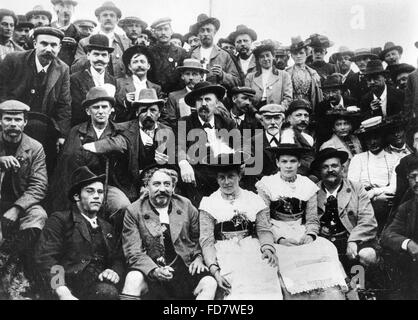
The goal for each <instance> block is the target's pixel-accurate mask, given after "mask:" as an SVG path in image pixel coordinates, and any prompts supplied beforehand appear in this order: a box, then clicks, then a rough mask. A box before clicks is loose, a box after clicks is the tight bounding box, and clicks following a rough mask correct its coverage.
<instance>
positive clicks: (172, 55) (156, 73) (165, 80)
mask: <svg viewBox="0 0 418 320" xmlns="http://www.w3.org/2000/svg"><path fill="white" fill-rule="evenodd" d="M151 29H152V30H153V31H154V34H155V37H156V38H157V43H155V44H153V45H150V47H149V50H150V53H151V58H152V60H153V63H154V66H153V67H154V69H153V72H152V74H151V75H150V80H151V81H152V82H154V83H156V84H158V85H160V86H161V88H162V92H164V94H166V95H168V94H169V93H170V92H173V91H176V90H180V89H181V88H182V83H181V81H180V73H179V72H178V70H177V67H178V66H181V65H182V64H183V60H184V59H186V58H187V56H188V54H187V52H186V50H184V49H183V48H180V47H178V46H175V45H174V44H172V43H170V40H171V36H172V35H173V30H172V28H171V18H168V17H166V18H161V19H158V20H156V21H154V22H153V24H152V25H151Z"/></svg>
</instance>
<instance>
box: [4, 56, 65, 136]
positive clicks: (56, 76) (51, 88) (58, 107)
mask: <svg viewBox="0 0 418 320" xmlns="http://www.w3.org/2000/svg"><path fill="white" fill-rule="evenodd" d="M35 54H36V53H35V50H29V51H21V52H13V53H11V54H9V55H7V56H6V58H5V59H4V60H3V62H2V63H0V74H1V75H2V76H1V77H0V102H3V101H5V100H10V99H15V100H20V101H22V100H24V99H23V98H22V97H26V96H29V94H28V92H29V93H31V92H32V91H31V90H32V89H33V83H30V82H29V81H30V79H31V74H32V72H33V70H36V65H35ZM47 77H48V79H47V83H46V88H45V93H44V99H43V102H42V113H44V114H46V115H47V116H49V117H50V118H51V120H52V121H53V123H54V126H55V128H56V129H57V130H58V131H59V133H60V135H61V136H62V137H65V136H66V135H67V134H68V132H69V131H70V123H71V94H70V73H69V68H68V66H67V65H66V64H65V63H64V62H62V61H61V60H60V59H54V60H53V61H52V62H51V65H50V66H49V68H48V73H47ZM22 102H23V103H27V101H22Z"/></svg>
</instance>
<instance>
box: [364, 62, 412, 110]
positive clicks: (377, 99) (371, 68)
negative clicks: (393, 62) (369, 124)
mask: <svg viewBox="0 0 418 320" xmlns="http://www.w3.org/2000/svg"><path fill="white" fill-rule="evenodd" d="M364 75H365V76H366V81H367V86H368V87H369V92H368V93H367V94H365V95H364V96H363V97H362V98H361V100H360V108H361V111H362V112H364V113H367V114H369V115H371V116H383V117H384V118H385V117H387V116H393V115H395V114H399V113H401V112H403V111H404V97H405V96H404V93H403V92H402V91H400V90H397V89H394V88H392V87H391V86H388V85H387V84H386V82H387V77H388V76H389V71H388V70H384V69H383V65H382V62H381V61H380V60H372V61H370V62H369V63H368V64H367V67H366V69H365V70H364ZM406 111H407V110H406Z"/></svg>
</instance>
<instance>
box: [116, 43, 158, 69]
mask: <svg viewBox="0 0 418 320" xmlns="http://www.w3.org/2000/svg"><path fill="white" fill-rule="evenodd" d="M136 54H143V55H144V56H146V57H147V59H148V63H149V64H150V65H151V67H152V65H153V61H152V55H151V53H150V51H149V50H148V48H147V47H145V46H142V45H136V46H133V47H130V48H128V49H126V50H125V52H124V53H123V55H122V61H123V64H124V65H125V68H126V70H128V67H129V65H130V64H131V59H132V57H133V56H134V55H136Z"/></svg>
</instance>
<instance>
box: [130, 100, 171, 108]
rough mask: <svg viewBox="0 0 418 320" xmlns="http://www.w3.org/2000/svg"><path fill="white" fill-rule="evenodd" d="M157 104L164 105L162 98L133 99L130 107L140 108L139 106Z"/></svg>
mask: <svg viewBox="0 0 418 320" xmlns="http://www.w3.org/2000/svg"><path fill="white" fill-rule="evenodd" d="M155 104H156V105H158V106H159V107H160V108H161V107H163V106H164V100H162V99H158V100H153V99H142V100H139V101H133V102H132V107H133V108H140V107H141V106H148V107H149V106H153V105H155Z"/></svg>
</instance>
